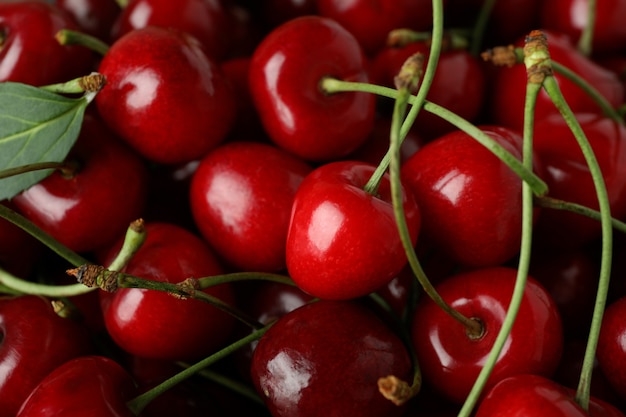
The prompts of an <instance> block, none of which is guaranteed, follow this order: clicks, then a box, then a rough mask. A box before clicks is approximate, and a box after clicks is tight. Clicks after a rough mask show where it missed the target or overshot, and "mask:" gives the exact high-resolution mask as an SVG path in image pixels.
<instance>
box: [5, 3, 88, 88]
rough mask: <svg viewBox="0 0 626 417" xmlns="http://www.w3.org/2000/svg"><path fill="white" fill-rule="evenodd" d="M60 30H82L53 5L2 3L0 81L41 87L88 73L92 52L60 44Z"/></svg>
mask: <svg viewBox="0 0 626 417" xmlns="http://www.w3.org/2000/svg"><path fill="white" fill-rule="evenodd" d="M61 29H74V30H79V27H78V25H77V24H76V22H75V21H74V20H73V19H72V18H71V17H70V16H69V15H68V14H66V13H65V12H64V11H62V10H61V9H60V8H59V7H57V6H56V5H55V4H53V3H51V2H47V1H37V0H30V1H3V2H0V81H15V82H21V83H26V84H31V85H36V86H40V85H46V84H52V83H58V82H64V81H68V80H70V79H72V78H74V77H79V76H82V75H86V74H89V72H90V71H91V68H92V66H93V65H94V60H93V56H92V55H91V52H90V51H89V50H87V49H85V48H83V47H80V46H62V45H61V44H59V42H58V41H57V40H56V38H55V35H56V34H57V32H58V31H59V30H61Z"/></svg>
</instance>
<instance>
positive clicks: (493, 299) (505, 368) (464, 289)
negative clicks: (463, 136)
mask: <svg viewBox="0 0 626 417" xmlns="http://www.w3.org/2000/svg"><path fill="white" fill-rule="evenodd" d="M516 275H517V271H516V270H514V269H511V268H505V267H495V268H483V269H477V270H474V271H471V272H465V273H460V274H457V275H454V276H451V277H449V278H446V279H445V280H444V281H443V282H442V283H440V284H439V285H438V286H437V292H438V293H439V294H440V295H441V297H442V298H443V299H444V300H446V302H447V303H448V304H450V306H451V307H452V308H454V309H456V310H457V311H459V312H460V313H461V314H463V315H464V316H465V317H468V318H473V319H476V320H478V321H480V323H482V327H483V332H482V334H481V335H479V336H470V335H469V334H468V332H467V330H466V329H465V328H464V327H463V325H461V324H460V323H459V322H457V321H455V319H453V318H452V317H450V316H449V315H448V313H446V312H445V311H444V310H443V309H441V308H440V307H438V306H437V305H436V304H435V303H434V302H433V301H432V300H430V299H429V298H427V299H424V300H422V301H421V302H420V303H419V304H418V306H417V308H416V310H415V314H414V316H413V323H412V337H413V343H414V345H415V350H416V352H417V356H418V359H419V361H420V366H421V368H422V373H423V376H424V380H426V381H428V383H429V384H431V385H432V386H433V387H434V389H435V390H436V391H437V392H440V393H441V394H442V395H444V396H445V397H447V398H449V399H450V400H452V401H454V402H457V403H459V404H461V403H463V401H465V398H466V397H467V395H468V394H469V392H470V389H471V388H472V386H473V384H474V381H475V380H476V378H477V376H478V374H479V372H480V370H481V369H482V367H483V364H484V362H485V360H486V358H487V355H488V354H489V352H490V351H491V348H492V346H493V343H494V341H495V339H496V337H497V334H498V332H499V331H500V329H501V327H502V323H503V321H504V317H505V315H506V311H507V309H508V307H509V303H510V302H511V296H512V294H513V287H514V285H515V279H516ZM562 348H563V330H562V328H561V318H560V316H559V313H558V310H557V307H556V304H555V303H554V301H553V300H552V298H551V297H550V295H549V294H548V292H547V291H546V290H545V289H544V288H543V287H542V286H541V285H540V284H539V283H537V281H536V280H534V279H533V278H532V277H529V278H528V282H527V285H526V287H525V290H524V295H523V298H522V303H521V305H520V309H519V312H518V314H517V319H516V321H515V323H514V325H513V328H512V331H511V333H510V335H509V337H508V339H507V342H506V343H505V347H504V349H503V350H502V352H501V355H500V357H499V359H498V361H497V362H496V365H495V367H494V369H493V372H492V373H491V376H490V377H489V379H488V380H487V384H486V388H485V389H486V390H488V389H489V388H490V387H493V386H494V385H495V384H496V383H498V381H500V380H502V379H504V378H506V377H508V376H511V375H517V374H523V373H534V374H539V375H545V376H548V377H549V376H551V375H552V373H553V372H554V370H555V369H556V367H557V365H558V363H559V360H560V358H561V352H562Z"/></svg>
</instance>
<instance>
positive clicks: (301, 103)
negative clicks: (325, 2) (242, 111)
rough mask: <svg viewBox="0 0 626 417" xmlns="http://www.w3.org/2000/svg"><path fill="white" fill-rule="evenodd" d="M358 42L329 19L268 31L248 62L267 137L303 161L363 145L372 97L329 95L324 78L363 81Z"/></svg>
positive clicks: (299, 21) (303, 19)
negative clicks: (322, 86)
mask: <svg viewBox="0 0 626 417" xmlns="http://www.w3.org/2000/svg"><path fill="white" fill-rule="evenodd" d="M365 67H366V60H365V57H364V55H363V51H362V50H361V47H360V45H359V43H358V42H357V40H356V39H355V38H354V36H352V35H351V34H350V33H349V32H347V31H346V30H345V29H344V28H343V27H342V26H341V25H339V24H338V23H337V22H335V21H334V20H332V19H328V18H323V17H319V16H304V17H300V18H296V19H292V20H290V21H289V22H286V23H284V24H282V25H280V26H278V27H277V28H275V29H274V30H272V31H271V32H270V33H269V34H268V35H267V36H265V38H264V39H263V40H262V41H261V43H260V44H259V45H258V46H257V47H256V49H255V51H254V53H253V55H252V60H251V62H250V72H249V77H250V79H249V82H250V91H251V94H252V98H253V100H254V103H255V106H256V108H257V111H258V112H259V116H260V118H261V121H262V123H263V126H264V127H265V130H266V131H267V133H268V135H269V136H270V138H271V139H272V140H273V141H274V142H275V143H276V144H277V145H278V146H280V147H282V148H284V149H286V150H287V151H289V152H292V153H294V154H296V155H298V156H300V157H301V158H303V159H306V160H312V161H329V160H333V159H339V158H341V157H344V156H346V155H347V154H349V153H350V152H352V151H354V150H355V149H356V148H357V147H359V146H360V145H361V144H362V143H364V142H365V140H366V139H367V136H368V135H369V133H370V131H371V129H372V126H373V123H374V110H375V109H374V104H375V97H374V95H372V94H368V93H352V92H350V93H336V94H331V95H327V94H325V93H324V92H323V91H322V90H321V88H320V82H321V81H322V79H323V78H324V77H334V78H338V79H342V80H346V81H357V82H367V81H368V80H369V79H368V76H367V72H366V70H365Z"/></svg>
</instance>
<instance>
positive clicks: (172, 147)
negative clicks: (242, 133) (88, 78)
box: [95, 26, 235, 164]
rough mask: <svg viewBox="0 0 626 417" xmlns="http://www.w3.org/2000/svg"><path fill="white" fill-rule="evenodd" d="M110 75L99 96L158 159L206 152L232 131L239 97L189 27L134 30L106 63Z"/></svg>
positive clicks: (122, 128) (112, 117)
mask: <svg viewBox="0 0 626 417" xmlns="http://www.w3.org/2000/svg"><path fill="white" fill-rule="evenodd" d="M98 71H99V72H100V73H102V74H103V75H104V76H105V77H106V80H107V83H106V85H105V86H104V87H103V88H102V90H101V91H100V92H99V93H98V95H97V96H96V99H95V102H96V105H97V107H98V110H99V111H100V114H101V115H102V118H103V119H104V120H105V121H106V122H107V124H108V125H109V126H110V127H111V128H112V129H113V130H114V131H115V132H117V134H119V135H120V137H122V138H123V139H125V140H126V141H127V142H128V143H129V144H130V145H131V146H133V147H134V148H135V149H137V150H138V151H139V153H140V154H142V155H143V156H144V157H146V158H147V159H149V160H151V161H155V162H159V163H164V164H175V163H183V162H189V161H191V160H194V159H197V158H200V157H202V156H204V155H205V154H206V153H207V152H208V151H210V150H211V149H213V148H214V147H215V146H217V144H219V143H220V142H221V141H222V140H223V139H224V138H225V137H226V135H227V134H228V132H229V130H230V127H231V125H232V122H233V120H234V117H235V101H234V98H233V97H232V94H231V89H230V86H229V85H228V83H227V82H226V80H225V79H224V76H223V75H222V73H221V71H220V69H219V67H218V66H217V64H215V63H214V62H213V61H212V60H211V59H209V58H208V57H207V56H206V54H205V53H204V52H203V51H202V49H201V48H200V45H199V43H198V42H197V40H195V39H193V38H192V37H190V36H189V35H187V34H185V33H183V32H175V31H174V30H169V29H165V28H160V27H153V26H151V27H146V28H143V29H137V30H133V31H131V32H129V33H127V34H126V35H125V36H123V37H121V38H120V39H119V40H117V42H115V43H114V44H113V45H112V46H111V48H110V49H109V51H108V52H107V54H106V55H105V56H104V58H103V59H102V62H101V64H100V67H99V69H98Z"/></svg>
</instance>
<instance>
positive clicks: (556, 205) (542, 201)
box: [535, 195, 626, 233]
mask: <svg viewBox="0 0 626 417" xmlns="http://www.w3.org/2000/svg"><path fill="white" fill-rule="evenodd" d="M535 205H536V206H539V207H544V208H550V209H556V210H565V211H569V212H572V213H576V214H580V215H582V216H586V217H589V218H590V219H593V220H597V221H600V220H601V218H602V216H601V214H600V212H599V211H598V210H594V209H592V208H590V207H587V206H583V205H580V204H576V203H572V202H571V201H564V200H560V199H558V198H553V197H548V196H545V195H544V196H542V197H536V198H535ZM611 224H612V225H613V228H614V229H615V230H618V231H620V232H622V233H626V223H624V222H622V221H620V220H618V219H616V218H611Z"/></svg>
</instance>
